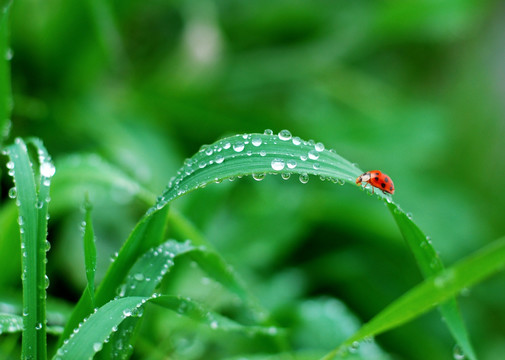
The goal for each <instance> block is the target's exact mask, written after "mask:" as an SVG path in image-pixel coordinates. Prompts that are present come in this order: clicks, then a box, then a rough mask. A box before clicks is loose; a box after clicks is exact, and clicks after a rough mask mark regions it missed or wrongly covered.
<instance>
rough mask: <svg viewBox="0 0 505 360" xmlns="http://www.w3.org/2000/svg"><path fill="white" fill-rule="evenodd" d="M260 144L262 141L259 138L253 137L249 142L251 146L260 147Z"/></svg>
mask: <svg viewBox="0 0 505 360" xmlns="http://www.w3.org/2000/svg"><path fill="white" fill-rule="evenodd" d="M261 143H262V141H261V138H260V137H259V136H255V137H253V138H252V140H251V144H253V146H260V145H261Z"/></svg>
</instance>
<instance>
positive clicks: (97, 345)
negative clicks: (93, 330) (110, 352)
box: [93, 342, 102, 352]
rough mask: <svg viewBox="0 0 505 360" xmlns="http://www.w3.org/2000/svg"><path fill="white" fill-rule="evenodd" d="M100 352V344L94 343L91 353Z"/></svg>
mask: <svg viewBox="0 0 505 360" xmlns="http://www.w3.org/2000/svg"><path fill="white" fill-rule="evenodd" d="M100 350H102V343H99V342H96V343H94V344H93V351H95V352H99V351H100Z"/></svg>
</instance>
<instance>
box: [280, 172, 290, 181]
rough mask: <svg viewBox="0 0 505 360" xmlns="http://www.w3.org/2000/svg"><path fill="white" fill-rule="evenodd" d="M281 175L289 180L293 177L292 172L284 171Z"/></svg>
mask: <svg viewBox="0 0 505 360" xmlns="http://www.w3.org/2000/svg"><path fill="white" fill-rule="evenodd" d="M281 177H282V178H283V179H284V180H288V179H289V178H290V177H291V173H282V174H281Z"/></svg>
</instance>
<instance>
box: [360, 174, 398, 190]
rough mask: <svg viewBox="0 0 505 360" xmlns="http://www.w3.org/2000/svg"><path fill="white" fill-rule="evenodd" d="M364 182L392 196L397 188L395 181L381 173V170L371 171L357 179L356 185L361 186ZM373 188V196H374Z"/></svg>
mask: <svg viewBox="0 0 505 360" xmlns="http://www.w3.org/2000/svg"><path fill="white" fill-rule="evenodd" d="M362 182H366V183H369V184H370V185H372V186H373V187H376V188H378V189H381V190H382V192H383V193H390V194H391V195H392V194H394V192H395V186H394V184H393V180H391V178H390V177H389V176H387V175H386V174H384V173H382V172H380V171H379V170H371V171H367V172H366V173H364V174H362V175H360V176H358V178H357V179H356V184H357V185H361V183H362ZM373 187H372V194H373V190H374V189H373Z"/></svg>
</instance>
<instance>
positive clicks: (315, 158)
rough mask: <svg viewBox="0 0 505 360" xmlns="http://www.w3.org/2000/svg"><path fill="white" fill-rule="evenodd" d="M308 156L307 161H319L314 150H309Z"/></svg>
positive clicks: (317, 154)
mask: <svg viewBox="0 0 505 360" xmlns="http://www.w3.org/2000/svg"><path fill="white" fill-rule="evenodd" d="M308 155H309V159H311V160H317V159H319V153H318V152H317V151H316V150H310V151H309V153H308Z"/></svg>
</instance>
